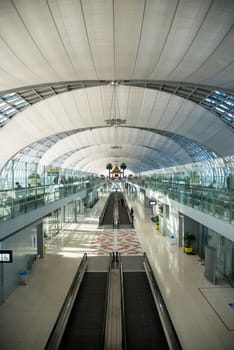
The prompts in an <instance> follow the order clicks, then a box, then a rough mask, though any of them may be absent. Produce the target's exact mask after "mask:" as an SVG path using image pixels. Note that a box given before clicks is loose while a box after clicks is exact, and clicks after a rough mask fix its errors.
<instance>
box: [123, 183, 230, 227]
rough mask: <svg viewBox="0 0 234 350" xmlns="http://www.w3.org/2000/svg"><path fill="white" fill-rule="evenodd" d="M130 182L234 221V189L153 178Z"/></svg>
mask: <svg viewBox="0 0 234 350" xmlns="http://www.w3.org/2000/svg"><path fill="white" fill-rule="evenodd" d="M130 183H132V184H137V185H139V186H140V187H143V188H145V189H151V190H153V191H155V192H159V193H161V194H163V195H164V196H167V197H168V198H170V199H173V200H175V201H177V202H180V203H183V204H184V205H187V206H189V207H192V208H196V209H198V210H200V211H202V212H204V213H207V214H210V215H212V216H215V217H218V218H220V219H222V220H224V221H227V222H229V223H234V191H225V190H224V189H216V188H209V187H204V186H201V185H189V184H179V183H172V182H169V181H168V182H166V181H164V182H159V181H153V180H152V179H150V180H147V181H146V180H144V181H143V180H140V179H139V180H131V182H130Z"/></svg>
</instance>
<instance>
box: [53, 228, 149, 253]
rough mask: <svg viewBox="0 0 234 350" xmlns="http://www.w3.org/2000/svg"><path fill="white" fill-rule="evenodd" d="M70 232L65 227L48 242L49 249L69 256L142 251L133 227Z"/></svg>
mask: <svg viewBox="0 0 234 350" xmlns="http://www.w3.org/2000/svg"><path fill="white" fill-rule="evenodd" d="M86 228H87V227H86ZM83 229H85V228H83ZM70 232H71V228H69V229H68V230H66V229H65V230H64V231H63V234H62V235H61V236H57V237H56V238H54V239H53V241H51V243H50V244H49V251H50V252H51V253H53V252H54V251H55V250H56V248H57V249H58V248H59V250H60V251H61V254H63V255H64V256H70V257H76V256H81V255H83V254H84V253H87V254H88V255H94V256H97V255H109V254H110V253H111V252H112V251H118V252H119V253H120V254H121V255H139V254H142V253H143V250H142V248H141V244H140V241H139V238H138V235H137V233H136V230H134V229H119V230H112V229H109V230H103V229H96V230H95V231H89V230H87V231H84V230H82V231H80V230H75V231H73V233H72V235H71V234H70ZM78 247H79V248H78ZM61 248H62V249H61Z"/></svg>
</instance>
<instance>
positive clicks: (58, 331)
mask: <svg viewBox="0 0 234 350" xmlns="http://www.w3.org/2000/svg"><path fill="white" fill-rule="evenodd" d="M87 265H88V263H87V253H85V254H84V255H83V258H82V260H81V262H80V265H79V267H78V269H77V272H76V274H75V276H74V278H73V281H72V283H71V286H70V288H69V290H68V293H67V296H66V298H65V301H64V303H63V305H62V307H61V310H60V312H59V315H58V317H57V320H56V322H55V325H54V327H53V329H52V332H51V334H50V336H49V339H48V341H47V343H46V346H45V350H55V349H58V348H59V345H60V342H61V339H62V337H63V333H64V330H65V328H66V325H67V322H68V319H69V316H70V313H71V310H72V307H73V304H74V301H75V299H76V296H77V294H78V290H79V288H80V285H81V282H82V279H83V277H84V274H85V271H86V268H87Z"/></svg>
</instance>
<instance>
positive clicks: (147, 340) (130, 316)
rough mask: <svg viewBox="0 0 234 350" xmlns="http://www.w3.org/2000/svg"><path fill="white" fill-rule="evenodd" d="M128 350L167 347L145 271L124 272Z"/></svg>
mask: <svg viewBox="0 0 234 350" xmlns="http://www.w3.org/2000/svg"><path fill="white" fill-rule="evenodd" d="M123 283H124V300H125V327H126V343H127V349H128V350H131V349H132V350H137V349H139V350H143V349H160V350H164V349H169V347H168V344H167V340H166V337H165V335H164V331H163V328H162V325H161V321H160V317H159V315H158V313H157V310H156V307H155V304H154V300H153V297H152V293H151V290H150V288H149V284H148V280H147V276H146V274H145V272H124V274H123Z"/></svg>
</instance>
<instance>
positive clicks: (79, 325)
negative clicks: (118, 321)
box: [59, 272, 107, 350]
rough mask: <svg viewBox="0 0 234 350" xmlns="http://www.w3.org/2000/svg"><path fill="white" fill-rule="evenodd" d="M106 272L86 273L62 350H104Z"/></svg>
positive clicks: (66, 330)
mask: <svg viewBox="0 0 234 350" xmlns="http://www.w3.org/2000/svg"><path fill="white" fill-rule="evenodd" d="M106 283H107V273H106V272H86V273H85V275H84V278H83V281H82V284H81V287H80V290H79V294H78V297H77V298H76V300H75V303H74V306H73V308H72V311H71V314H70V317H69V320H68V323H67V326H66V329H65V332H64V334H63V337H62V340H61V343H60V347H59V349H61V350H64V349H69V350H71V349H79V350H94V349H95V350H99V349H103V348H104V321H105V301H106Z"/></svg>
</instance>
